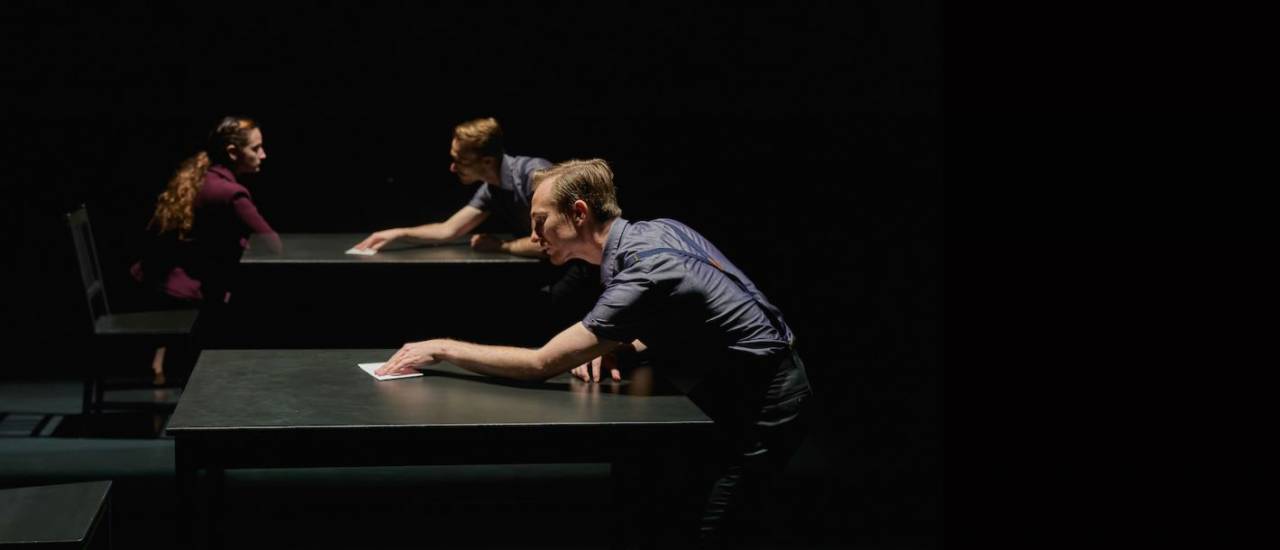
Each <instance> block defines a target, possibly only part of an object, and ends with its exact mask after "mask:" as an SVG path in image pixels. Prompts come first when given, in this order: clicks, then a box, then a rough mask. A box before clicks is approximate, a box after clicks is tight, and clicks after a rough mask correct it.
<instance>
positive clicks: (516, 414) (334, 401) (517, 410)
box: [168, 349, 711, 437]
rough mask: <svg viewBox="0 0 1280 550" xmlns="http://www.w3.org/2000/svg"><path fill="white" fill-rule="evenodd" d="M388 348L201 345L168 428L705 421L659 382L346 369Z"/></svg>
mask: <svg viewBox="0 0 1280 550" xmlns="http://www.w3.org/2000/svg"><path fill="white" fill-rule="evenodd" d="M394 351H395V350H391V349H384V350H379V349H366V350H208V351H205V352H203V353H202V354H201V356H200V359H199V362H198V363H197V365H196V368H195V370H194V371H193V372H192V375H191V378H190V380H189V381H188V382H187V386H186V389H185V390H184V391H183V394H182V399H181V400H180V402H179V403H178V408H177V410H176V411H175V412H174V414H173V417H172V419H171V420H170V422H169V427H168V432H169V433H170V434H171V435H174V436H176V437H182V436H198V435H200V434H201V433H209V432H230V431H246V430H250V431H258V430H280V429H286V430H307V431H323V430H331V429H335V428H340V429H348V430H351V429H359V430H363V429H368V430H375V431H380V430H385V429H410V430H413V429H423V428H456V427H525V426H527V427H537V428H548V427H557V426H559V427H574V426H591V427H600V426H620V427H626V426H641V427H655V426H672V425H696V427H700V428H702V427H707V426H709V425H710V424H711V421H710V420H709V419H708V418H707V416H706V415H705V414H703V412H702V411H701V410H700V409H699V408H698V407H697V406H696V405H694V404H693V403H692V402H691V401H689V399H688V398H687V397H685V396H684V395H682V394H680V393H679V392H678V391H676V390H674V389H672V388H670V386H668V385H665V384H661V383H657V384H640V383H635V382H633V381H631V380H624V381H622V382H604V383H599V384H589V383H586V382H582V381H580V380H577V379H575V378H573V377H572V376H571V375H569V374H568V373H565V374H562V375H560V376H558V377H555V378H552V379H551V380H548V381H545V382H537V383H526V382H516V381H509V380H505V379H499V378H493V377H488V376H483V375H479V374H473V373H471V372H469V371H466V370H464V369H462V368H460V367H457V366H454V365H451V364H448V363H441V364H437V365H432V366H430V367H428V368H427V370H426V376H422V377H417V378H405V379H399V380H389V381H379V380H377V379H374V378H373V377H371V376H369V375H368V374H366V373H365V372H364V371H362V370H361V369H360V368H358V367H357V366H356V364H357V363H374V362H382V361H386V360H387V358H389V357H391V355H392V354H393V353H394Z"/></svg>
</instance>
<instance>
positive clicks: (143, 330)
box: [67, 205, 199, 414]
mask: <svg viewBox="0 0 1280 550" xmlns="http://www.w3.org/2000/svg"><path fill="white" fill-rule="evenodd" d="M67 224H68V225H69V226H70V228H71V240H72V242H73V243H74V244H75V249H76V260H77V261H78V263H79V265H80V279H81V282H83V283H84V294H85V299H86V300H87V301H88V303H89V321H90V326H91V327H92V334H93V338H94V339H95V340H96V341H98V342H95V343H102V342H101V340H104V339H110V340H112V341H117V342H124V341H132V342H137V343H138V344H144V343H146V344H151V345H154V346H160V345H165V344H169V343H174V342H177V341H180V340H184V339H188V338H190V336H191V331H192V328H193V327H194V326H195V323H196V317H197V315H198V313H199V311H198V310H196V309H190V310H168V311H140V312H129V313H112V312H111V303H110V302H109V301H108V300H107V290H106V286H105V284H104V283H103V277H102V266H101V264H100V263H99V262H98V250H97V246H96V245H95V244H94V238H93V227H92V226H91V225H90V223H89V212H88V209H87V208H86V207H85V206H84V205H81V206H80V207H79V208H77V209H76V210H75V211H74V212H71V213H69V214H67ZM86 363H89V362H87V361H86ZM105 378H106V373H104V372H103V369H101V368H96V367H95V366H94V365H91V364H86V365H85V371H84V397H83V411H84V413H86V414H88V413H97V412H102V410H103V409H105V408H136V407H137V406H138V405H139V404H136V403H105V402H104V401H103V393H104V391H105V389H106V387H105V386H106V380H105ZM143 405H144V406H153V404H149V403H148V404H143Z"/></svg>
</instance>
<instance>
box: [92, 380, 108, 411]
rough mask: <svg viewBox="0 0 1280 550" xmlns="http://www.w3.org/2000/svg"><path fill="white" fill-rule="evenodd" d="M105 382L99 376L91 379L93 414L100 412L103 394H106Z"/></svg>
mask: <svg viewBox="0 0 1280 550" xmlns="http://www.w3.org/2000/svg"><path fill="white" fill-rule="evenodd" d="M104 386H106V381H105V380H103V378H102V377H101V376H95V377H93V412H94V414H97V413H101V412H102V400H103V394H104V393H105V392H106V388H105V387H104Z"/></svg>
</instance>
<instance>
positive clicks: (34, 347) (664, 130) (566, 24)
mask: <svg viewBox="0 0 1280 550" xmlns="http://www.w3.org/2000/svg"><path fill="white" fill-rule="evenodd" d="M365 4H366V3H360V4H359V5H357V4H351V5H347V6H336V7H335V6H328V7H315V6H306V7H303V6H296V7H295V6H287V7H273V6H271V5H266V4H263V5H251V6H240V7H235V8H232V7H221V8H219V9H218V11H212V10H209V9H203V8H196V7H190V6H169V7H159V8H146V9H143V8H138V7H130V6H119V5H92V6H84V7H80V8H76V9H58V8H49V7H43V8H39V9H25V10H20V9H15V8H12V7H5V8H3V13H4V26H3V34H4V35H6V39H5V40H4V42H5V49H6V51H7V53H6V55H5V59H4V61H3V63H4V65H5V68H4V71H3V77H2V78H3V79H4V81H3V88H4V90H5V95H6V96H7V97H6V98H5V101H4V102H3V105H2V106H0V121H2V122H3V124H2V126H3V130H2V131H3V132H4V140H3V143H4V156H3V165H4V176H3V177H2V178H0V186H2V191H0V192H2V194H3V197H4V200H3V204H2V205H0V224H3V225H2V226H0V234H3V239H4V245H5V252H4V254H0V257H3V258H4V260H3V262H4V265H3V273H5V275H6V279H9V280H10V281H11V282H9V283H8V291H7V292H5V293H4V294H3V316H2V317H0V325H2V326H0V330H3V331H4V332H5V333H6V334H9V335H15V334H16V335H18V336H19V338H20V340H21V341H22V342H23V345H22V346H20V347H17V348H11V350H10V353H9V354H8V355H7V356H6V360H5V363H4V364H3V366H0V376H3V377H7V378H24V377H49V376H73V374H72V373H74V372H75V371H74V368H73V367H74V365H75V364H76V362H77V361H81V360H83V359H84V357H83V356H82V355H81V354H82V353H83V352H82V351H81V350H83V349H85V347H84V346H83V345H82V344H83V343H84V342H85V337H86V329H87V327H86V325H85V319H86V317H85V312H84V311H85V306H84V303H83V300H82V299H81V298H80V297H79V295H78V293H77V282H76V280H75V274H74V269H75V264H74V259H73V255H72V250H71V248H70V246H69V239H68V238H67V233H68V232H67V229H66V225H65V222H64V221H63V218H62V214H63V213H65V212H66V211H69V210H70V209H72V208H74V207H75V206H76V205H78V204H80V203H88V204H89V205H90V207H91V208H92V209H93V211H92V214H93V216H94V224H95V231H96V233H97V238H98V241H99V248H100V251H99V252H100V254H101V255H102V262H103V264H104V268H106V270H107V271H108V285H109V288H117V289H119V288H124V287H127V286H128V282H129V281H128V279H127V278H126V273H125V270H126V268H127V266H128V265H129V263H130V262H131V261H132V260H134V259H135V258H136V255H137V254H138V251H139V249H140V246H141V239H142V236H143V233H142V229H143V227H144V226H145V224H146V222H147V219H148V217H149V215H150V211H151V209H152V207H153V201H154V198H155V195H156V194H157V193H159V192H160V191H161V190H162V189H163V186H164V184H165V181H166V179H167V177H168V176H169V174H170V173H171V171H172V170H173V169H174V167H175V166H176V164H177V163H178V162H179V161H180V160H181V159H182V158H184V157H185V156H187V155H189V154H191V153H192V152H193V151H194V150H195V148H196V147H197V146H199V145H200V143H201V139H202V138H203V135H204V133H205V132H206V131H207V130H208V128H209V127H210V126H211V124H212V123H213V121H214V120H215V119H216V118H217V117H218V116H219V115H223V114H228V113H239V114H246V115H249V116H252V117H255V118H256V119H258V120H259V122H260V123H261V125H262V127H263V133H264V142H265V149H266V152H267V160H266V161H265V163H264V170H263V172H262V173H261V174H259V175H257V176H256V177H253V178H252V179H247V180H246V183H247V185H248V186H249V187H250V189H251V190H252V192H253V193H254V199H255V202H256V203H257V205H258V207H259V209H260V210H261V211H262V213H263V214H264V216H265V217H266V218H267V219H268V221H269V222H270V223H271V224H272V225H273V226H274V227H275V229H276V230H278V231H280V232H286V233H287V232H368V231H372V230H376V229H381V228H386V227H392V226H401V225H408V224H416V223H422V222H426V221H431V220H436V219H440V218H442V217H444V216H446V215H448V214H449V213H452V212H453V211H455V210H456V209H457V208H459V207H460V206H461V205H462V204H464V202H465V200H466V198H467V197H469V196H470V194H471V192H472V191H473V190H474V189H473V188H463V187H461V186H459V185H458V184H457V183H456V179H455V178H453V176H452V175H451V174H449V173H448V171H447V170H448V156H447V154H448V147H449V140H450V135H451V131H452V127H453V125H454V124H456V123H457V122H459V121H461V120H465V119H469V118H473V117H477V116H495V117H497V118H498V119H499V121H500V122H501V123H502V125H503V127H504V129H505V131H506V135H507V149H508V151H509V152H510V153H513V154H518V155H530V156H540V157H544V158H548V159H550V160H552V161H560V160H566V159H569V158H590V157H601V158H605V159H607V160H609V162H610V163H611V164H612V165H613V167H614V170H615V172H616V174H617V183H618V186H619V193H620V202H621V204H622V206H623V210H624V215H625V217H627V218H629V219H650V218H655V217H671V218H676V219H679V220H681V221H684V222H686V223H688V224H689V225H691V226H693V227H694V228H696V229H698V230H699V231H701V232H702V233H703V234H705V235H706V236H707V237H708V238H709V239H711V240H712V241H713V242H715V243H717V245H718V246H719V247H720V248H721V249H722V250H723V251H724V252H725V253H726V254H727V255H728V256H729V257H730V258H731V259H732V260H733V261H734V262H735V263H737V264H738V265H739V266H740V267H742V268H743V269H744V270H745V271H746V272H747V273H748V274H749V275H750V276H751V277H752V279H753V280H754V281H755V282H756V283H757V285H758V286H759V287H760V288H762V289H763V290H764V291H765V292H766V293H767V295H768V296H769V297H770V299H771V300H772V301H773V302H774V303H775V304H777V305H778V306H779V307H780V308H781V309H782V310H783V312H784V313H785V315H786V318H787V320H788V322H789V323H790V324H791V325H792V327H793V328H794V329H795V332H796V333H797V335H798V337H799V342H798V346H799V349H800V351H801V353H802V355H803V356H804V357H805V359H806V362H807V363H808V367H809V372H810V376H811V378H812V381H813V383H814V386H815V388H816V390H817V392H818V395H819V398H818V402H817V403H818V407H817V408H818V413H819V414H818V416H819V417H820V419H819V425H818V426H817V428H816V429H817V431H816V433H815V435H814V441H815V444H816V445H817V446H818V447H819V448H820V449H821V450H822V453H823V455H824V457H826V460H827V461H828V463H829V465H830V467H829V472H827V473H826V474H824V475H826V476H828V477H829V479H828V480H827V482H826V483H825V487H821V488H815V489H814V490H815V492H822V493H824V495H825V500H824V502H826V503H828V504H830V507H829V508H827V509H825V510H823V511H822V512H821V513H822V514H824V515H825V516H826V518H825V519H824V520H823V523H825V524H827V525H830V526H831V528H832V529H848V530H851V531H857V532H860V533H864V534H865V533H884V534H893V535H901V536H906V537H915V536H921V537H932V536H938V537H940V535H941V531H942V527H941V526H942V504H941V502H942V446H941V441H942V415H941V402H942V323H941V320H942V301H943V298H942V271H943V267H942V249H943V243H942V234H943V212H942V203H943V184H942V173H943V162H942V159H943V135H942V119H943V116H942V99H941V98H942V46H941V37H942V25H941V13H940V8H939V6H938V5H937V4H936V3H934V2H916V1H906V2H903V1H895V2H888V1H885V2H859V3H825V2H824V3H802V4H792V3H787V4H776V5H763V6H759V5H754V4H753V7H742V6H730V5H725V6H716V7H711V6H701V7H696V6H687V5H683V4H662V3H659V4H652V3H643V4H622V5H612V4H611V5H609V6H608V7H607V8H605V7H602V6H600V5H598V4H596V3H585V2H584V3H518V4H515V3H513V4H506V3H473V2H468V3H465V4H464V3H443V4H434V5H418V4H408V3H406V4H394V3H379V4H376V5H373V6H369V5H365ZM1006 122H1008V121H1007V120H1006ZM979 196H981V195H979ZM127 305H128V304H127V303H126V304H118V307H120V306H124V308H126V309H127ZM404 316H405V318H406V322H409V321H410V320H411V315H410V314H404ZM510 318H512V319H516V318H518V316H510ZM431 336H434V335H428V334H424V335H422V337H423V338H427V337H431ZM495 343H497V342H495ZM143 368H145V366H144V367H143ZM939 540H940V539H939Z"/></svg>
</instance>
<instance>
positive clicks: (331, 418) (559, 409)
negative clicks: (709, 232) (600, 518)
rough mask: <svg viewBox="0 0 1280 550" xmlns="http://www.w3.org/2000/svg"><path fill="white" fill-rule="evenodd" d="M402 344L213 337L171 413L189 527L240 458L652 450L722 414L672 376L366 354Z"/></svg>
mask: <svg viewBox="0 0 1280 550" xmlns="http://www.w3.org/2000/svg"><path fill="white" fill-rule="evenodd" d="M394 351H395V350H391V349H385V350H379V349H373V350H210V351H205V352H204V353H203V354H202V355H201V357H200V360H199V362H198V363H197V364H196V368H195V369H194V371H193V372H192V375H191V378H190V380H189V381H188V383H187V386H186V389H185V391H184V392H183V394H182V399H181V401H180V402H179V403H178V408H177V410H176V411H175V412H174V415H173V417H172V419H171V420H170V422H169V427H168V430H167V431H168V433H169V434H170V435H172V436H173V437H174V439H175V448H176V466H177V475H178V487H179V502H180V503H181V504H180V509H179V521H180V524H179V533H181V534H183V535H184V537H189V536H190V531H189V529H190V528H191V526H192V523H191V521H192V517H191V515H192V511H193V506H194V502H195V498H196V494H195V493H196V491H197V490H198V489H199V486H198V484H197V483H196V474H197V472H198V471H199V470H205V471H207V472H208V473H209V474H210V475H209V476H208V477H210V478H211V479H212V480H213V482H212V483H211V484H210V485H211V486H212V487H213V492H214V495H213V498H212V499H211V510H210V512H211V513H209V514H207V518H208V519H209V521H210V523H209V525H208V531H207V533H208V534H209V535H208V536H209V537H210V540H211V542H212V543H213V545H214V546H217V545H219V543H220V541H219V540H217V539H216V537H217V536H218V534H219V533H220V531H219V530H218V529H216V528H215V527H214V522H215V521H216V519H217V515H218V505H219V500H220V499H221V496H220V495H221V484H220V478H221V473H222V471H223V470H224V469H230V468H287V467H331V466H373V465H382V466H391V465H420V464H524V463H563V462H608V463H611V464H614V466H615V469H614V476H615V482H619V479H618V477H619V476H620V475H623V474H620V473H619V472H618V470H619V465H623V464H625V465H628V466H624V467H631V466H629V465H635V464H642V463H644V460H643V457H644V456H645V455H646V454H647V453H649V452H651V451H653V450H654V449H657V448H663V447H670V446H673V445H681V444H689V445H693V444H697V442H698V441H701V440H704V439H705V438H706V437H707V435H708V434H709V433H710V430H711V429H712V422H711V420H710V419H709V418H707V416H706V415H705V414H704V413H703V412H702V411H701V410H700V409H699V408H698V407H697V406H696V405H694V404H693V403H692V402H691V401H690V400H689V399H688V398H687V397H685V396H684V395H682V394H680V393H679V392H678V391H676V390H674V389H673V388H671V387H669V386H667V385H665V384H660V383H659V384H640V383H635V382H632V381H623V382H606V383H600V384H589V383H585V382H581V381H579V380H577V379H574V378H573V377H572V376H570V375H568V374H567V373H566V374H563V375H560V376H558V377H556V378H552V379H551V380H548V381H545V382H536V383H527V382H515V381H508V380H503V379H498V378H492V377H487V376H483V375H478V374H473V373H470V372H469V371H466V370H463V369H461V368H459V367H457V366H454V365H451V364H448V363H441V364H438V365H433V366H431V367H429V368H428V370H427V371H426V375H425V376H422V377H418V378H407V379H400V380H391V381H378V380H376V379H374V378H372V377H370V376H369V375H368V374H366V373H364V372H363V371H361V370H360V369H359V368H357V367H356V364H357V363H370V362H380V361H385V360H386V359H387V358H388V357H390V356H391V355H392V353H394Z"/></svg>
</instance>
